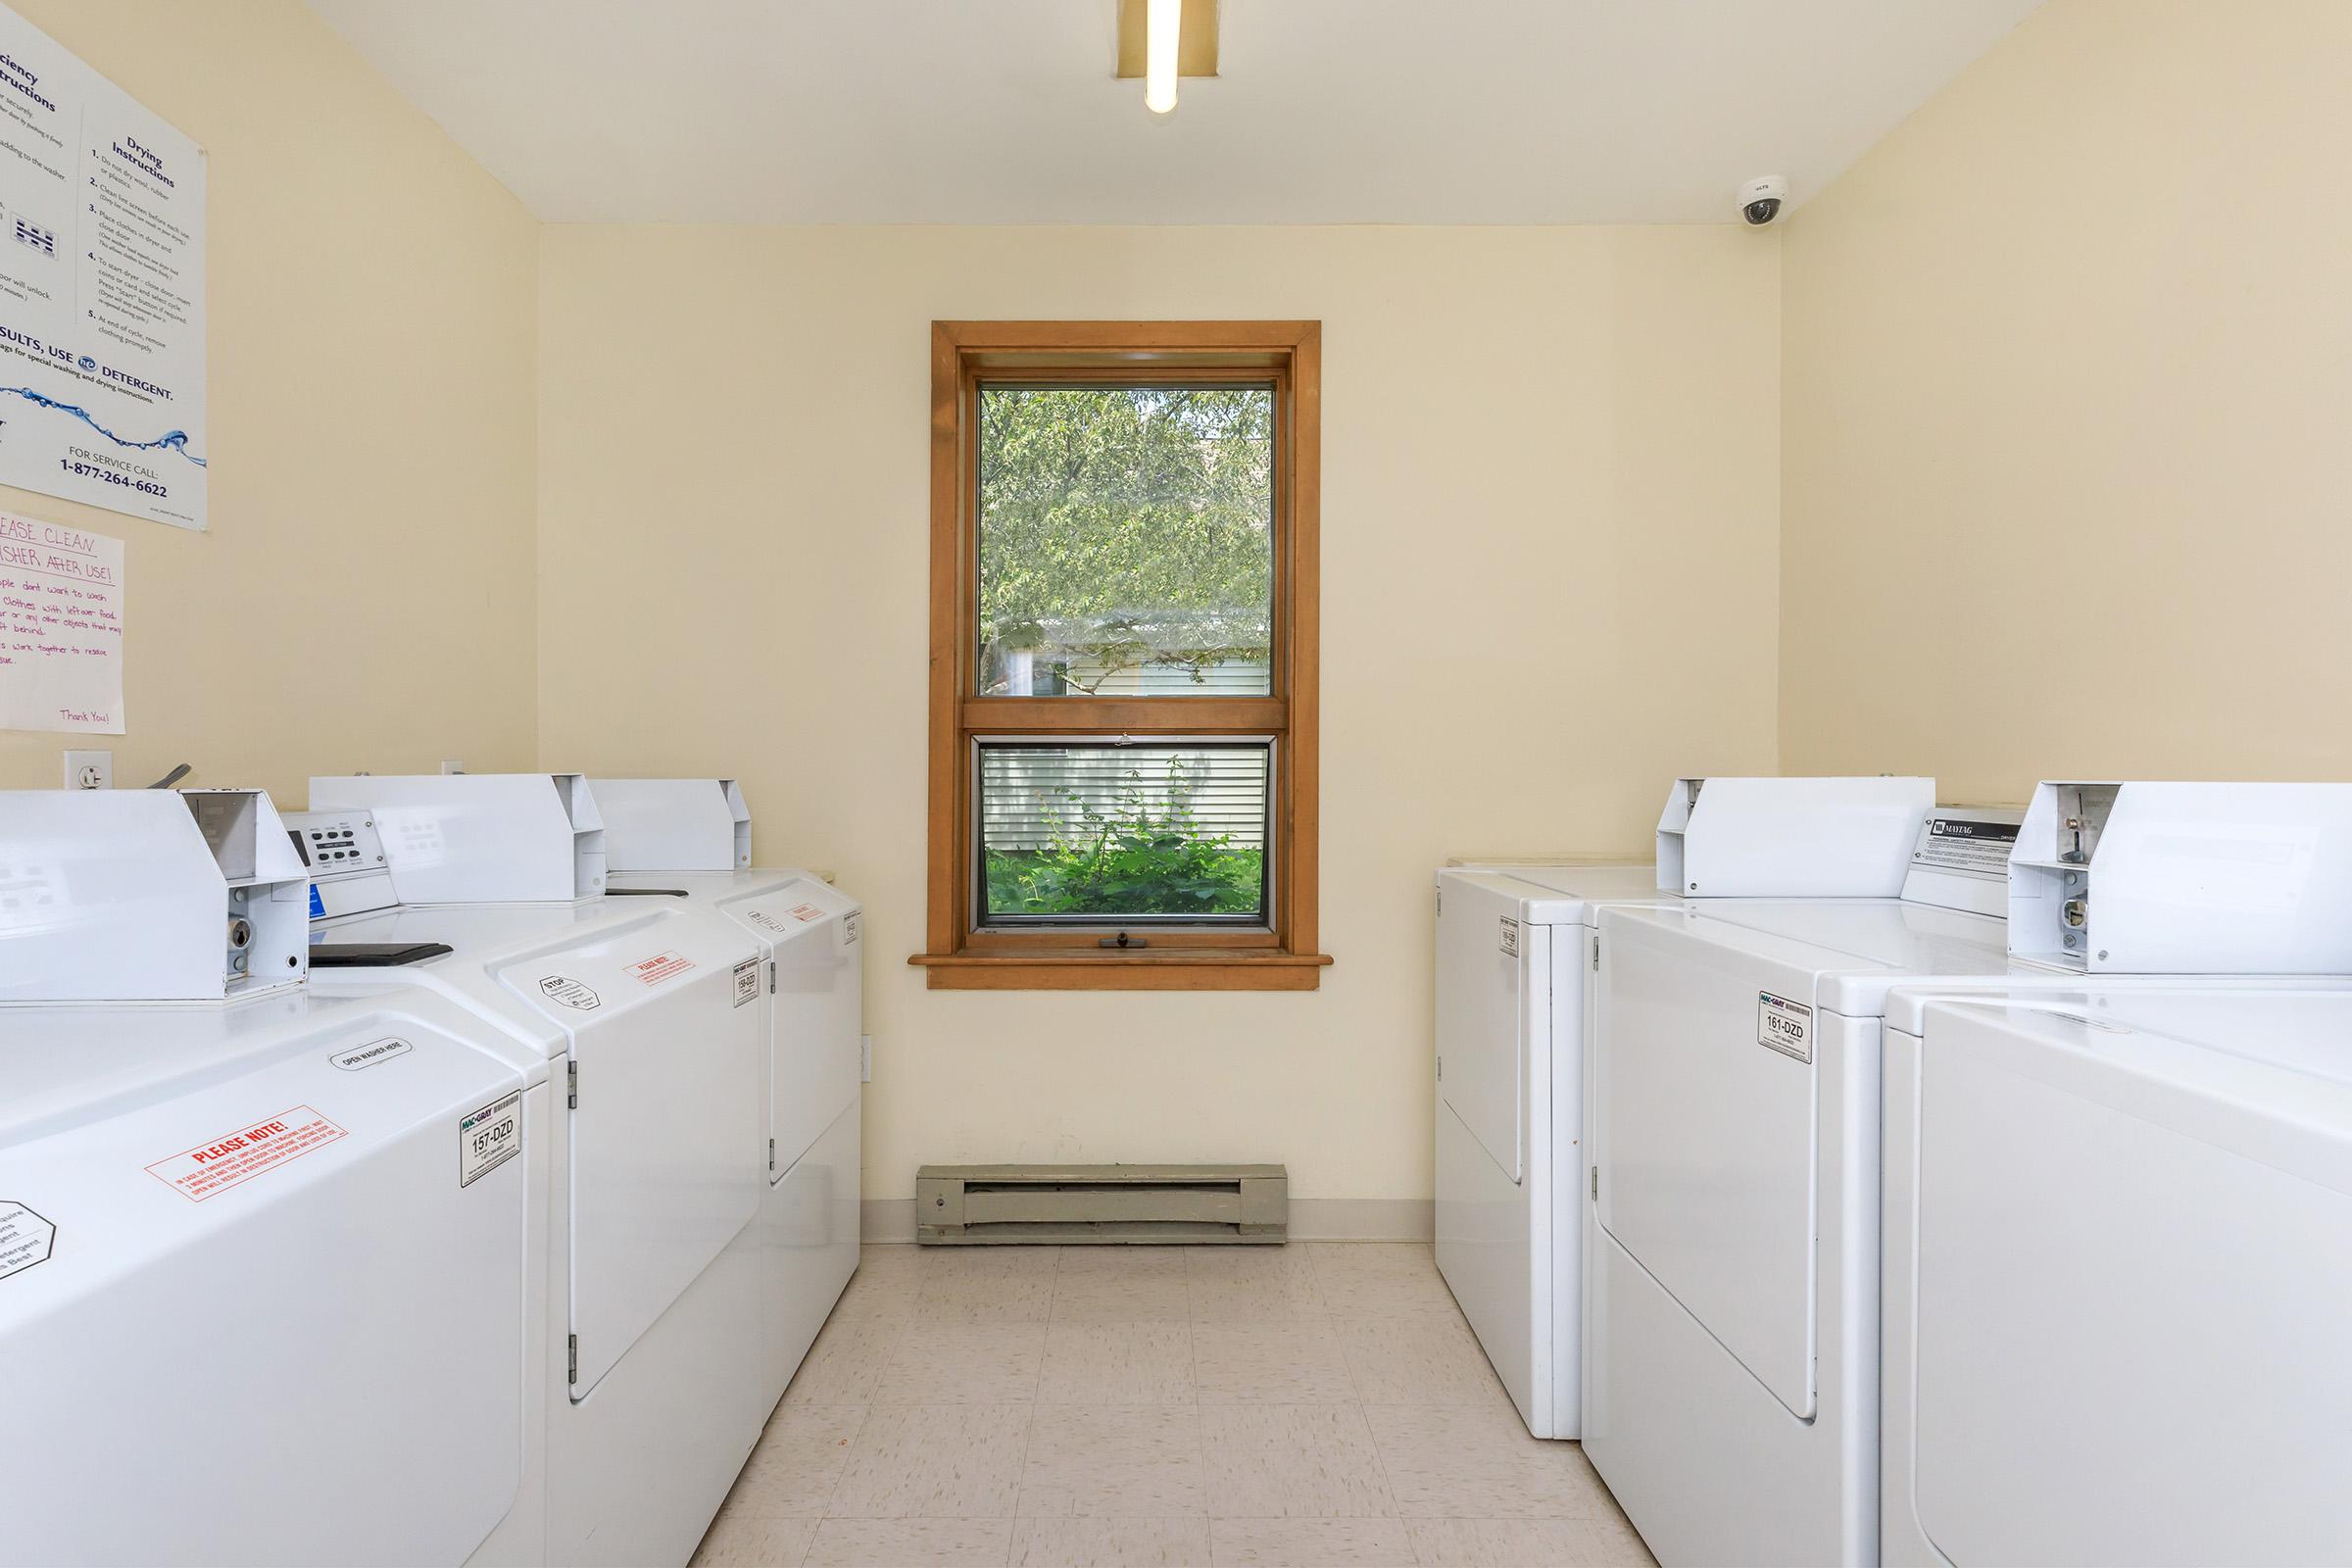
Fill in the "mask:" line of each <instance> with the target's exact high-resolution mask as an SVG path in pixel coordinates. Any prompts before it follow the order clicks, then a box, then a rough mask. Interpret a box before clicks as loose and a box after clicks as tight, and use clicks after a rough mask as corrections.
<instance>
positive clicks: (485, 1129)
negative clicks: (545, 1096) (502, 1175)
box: [458, 1090, 522, 1187]
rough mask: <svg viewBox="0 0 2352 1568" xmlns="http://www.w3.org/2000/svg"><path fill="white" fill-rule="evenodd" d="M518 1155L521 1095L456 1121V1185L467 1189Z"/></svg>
mask: <svg viewBox="0 0 2352 1568" xmlns="http://www.w3.org/2000/svg"><path fill="white" fill-rule="evenodd" d="M521 1152H522V1093H521V1091H520V1090H517V1091H515V1093H514V1094H511V1095H508V1096H507V1097H505V1098H504V1099H502V1100H493V1101H492V1102H490V1103H488V1104H487V1105H484V1106H483V1107H482V1108H481V1109H479V1110H477V1111H475V1112H473V1113H472V1114H471V1115H469V1116H463V1117H460V1118H459V1120H458V1185H459V1186H460V1187H470V1186H472V1185H473V1183H474V1180H475V1178H476V1177H481V1176H487V1175H489V1174H490V1172H492V1171H494V1170H496V1169H498V1167H499V1166H501V1165H504V1164H505V1163H506V1162H507V1161H508V1160H510V1159H513V1158H514V1157H515V1155H516V1154H519V1153H521Z"/></svg>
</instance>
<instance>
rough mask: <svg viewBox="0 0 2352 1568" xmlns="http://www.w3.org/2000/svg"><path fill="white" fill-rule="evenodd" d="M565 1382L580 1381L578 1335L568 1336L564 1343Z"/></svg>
mask: <svg viewBox="0 0 2352 1568" xmlns="http://www.w3.org/2000/svg"><path fill="white" fill-rule="evenodd" d="M579 1381H580V1337H579V1336H578V1335H577V1334H574V1335H570V1336H568V1337H567V1339H566V1341H565V1343H564V1382H566V1383H577V1382H579Z"/></svg>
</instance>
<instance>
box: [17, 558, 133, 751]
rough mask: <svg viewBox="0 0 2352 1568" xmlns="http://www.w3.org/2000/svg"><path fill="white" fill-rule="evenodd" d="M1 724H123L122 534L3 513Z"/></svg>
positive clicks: (109, 731) (98, 727)
mask: <svg viewBox="0 0 2352 1568" xmlns="http://www.w3.org/2000/svg"><path fill="white" fill-rule="evenodd" d="M0 729H62V730H86V731H89V732H91V733H94V734H99V735H120V734H122V733H123V541H122V540H120V539H109V538H107V537H106V536H105V535H103V534H95V533H84V532H83V531H82V530H81V529H79V528H69V527H66V526H64V525H63V524H61V523H54V522H34V521H33V520H31V519H30V518H28V517H13V516H10V515H8V514H6V513H0Z"/></svg>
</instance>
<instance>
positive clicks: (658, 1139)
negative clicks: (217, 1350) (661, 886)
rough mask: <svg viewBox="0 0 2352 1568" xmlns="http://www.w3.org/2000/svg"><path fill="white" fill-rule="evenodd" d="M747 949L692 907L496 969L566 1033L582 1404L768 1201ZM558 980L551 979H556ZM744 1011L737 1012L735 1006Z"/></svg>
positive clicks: (752, 953) (758, 1039)
mask: <svg viewBox="0 0 2352 1568" xmlns="http://www.w3.org/2000/svg"><path fill="white" fill-rule="evenodd" d="M757 956H758V950H757V948H756V946H755V944H754V943H753V942H752V940H751V939H750V938H749V937H747V936H745V935H744V934H743V933H742V932H740V931H738V930H737V929H735V928H734V927H733V926H731V925H729V924H727V923H726V922H725V921H723V920H720V919H719V918H717V917H715V916H713V915H710V914H707V913H701V912H697V911H693V910H686V909H678V910H666V911H663V913H662V915H660V916H658V917H656V918H654V919H652V920H648V921H643V922H635V923H632V924H630V925H628V926H624V927H620V928H617V929H616V930H614V931H613V932H609V933H604V934H601V935H599V936H597V937H595V938H593V939H591V940H590V941H589V942H587V943H584V944H582V945H580V946H578V947H572V948H565V949H558V950H555V951H552V952H549V953H544V954H541V955H538V956H532V957H528V958H523V959H517V960H515V961H513V962H510V963H506V964H502V965H500V966H499V978H500V980H501V981H502V982H503V983H504V984H506V985H507V986H509V987H511V988H512V989H513V990H514V991H515V992H516V993H517V994H518V995H520V996H522V997H524V998H525V999H526V1000H528V1001H530V1002H531V1003H532V1004H533V1005H536V1006H538V1007H539V1008H541V1009H542V1010H543V1011H545V1012H546V1013H547V1015H548V1016H550V1017H553V1018H556V1019H557V1020H558V1021H560V1022H563V1023H564V1024H566V1025H568V1026H569V1027H570V1029H571V1041H572V1045H571V1058H572V1062H573V1063H574V1064H576V1065H577V1067H578V1078H577V1087H578V1095H579V1103H578V1104H577V1105H576V1106H575V1107H573V1108H572V1110H571V1172H570V1175H571V1328H572V1333H573V1334H575V1335H576V1336H577V1337H578V1347H577V1349H578V1363H577V1367H576V1369H575V1371H574V1373H573V1377H572V1384H571V1394H572V1397H573V1398H575V1399H577V1398H584V1397H587V1395H588V1393H589V1391H590V1390H592V1389H593V1388H595V1387H596V1383H597V1380H598V1379H600V1378H602V1377H603V1376H604V1375H605V1374H606V1373H607V1372H610V1371H611V1370H612V1369H613V1366H614V1365H615V1364H616V1363H617V1362H618V1361H619V1360H620V1358H621V1356H622V1355H623V1354H624V1353H626V1351H627V1350H628V1348H629V1347H630V1346H632V1345H634V1344H636V1343H637V1340H638V1337H639V1336H640V1335H642V1334H644V1333H645V1331H646V1330H647V1329H649V1328H651V1327H652V1326H653V1324H654V1320H655V1319H656V1318H658V1317H660V1316H661V1315H662V1313H663V1312H664V1311H666V1310H668V1308H669V1305H670V1303H671V1302H673V1301H675V1300H676V1299H678V1298H679V1297H680V1296H682V1295H684V1294H685V1292H686V1288H687V1287H688V1286H689V1285H691V1284H693V1283H694V1280H695V1277H696V1276H697V1275H699V1274H701V1273H702V1271H703V1270H704V1269H705V1268H706V1267H708V1266H709V1265H710V1263H711V1259H713V1258H715V1257H717V1256H718V1254H719V1251H720V1250H721V1249H723V1248H724V1247H725V1246H726V1245H727V1244H728V1243H729V1242H731V1241H733V1240H734V1239H735V1237H736V1235H737V1234H738V1233H739V1232H741V1231H742V1229H743V1228H744V1227H745V1226H746V1225H748V1224H749V1223H751V1220H752V1216H753V1215H754V1214H755V1213H756V1212H757V1211H758V1209H759V1205H760V1198H761V1197H762V1195H764V1194H765V1192H766V1190H767V1139H766V1134H765V1131H764V1129H763V1128H762V1127H761V1125H760V1120H761V1118H760V1088H761V1074H762V1059H761V1058H762V1054H763V1051H762V1048H763V1046H764V1044H765V1042H764V1040H763V1039H762V1033H763V1031H762V1029H761V1019H760V1012H761V1009H760V1007H758V1006H756V1005H752V1003H753V1002H754V1001H755V1000H756V998H754V997H751V996H747V995H744V994H743V993H740V992H739V991H738V990H737V987H736V983H735V968H736V966H737V965H738V964H740V963H743V962H745V961H746V960H749V959H754V958H756V957H757ZM551 977H552V979H551ZM739 1001H740V1003H741V1005H738V1003H739Z"/></svg>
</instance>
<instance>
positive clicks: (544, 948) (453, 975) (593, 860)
mask: <svg viewBox="0 0 2352 1568" xmlns="http://www.w3.org/2000/svg"><path fill="white" fill-rule="evenodd" d="M311 803H312V807H313V809H312V810H311V811H310V812H307V813H304V814H302V815H300V816H298V817H295V818H292V819H291V820H290V824H289V825H290V827H291V828H292V830H293V831H294V832H295V833H296V834H297V835H299V838H300V842H301V843H302V844H303V846H304V848H305V850H306V852H307V853H308V854H309V855H310V857H311V858H312V863H313V866H314V869H315V871H316V877H317V880H316V903H315V904H314V905H313V906H312V907H313V909H314V911H315V914H314V918H313V921H312V925H313V928H314V930H313V937H314V942H313V947H312V955H313V957H312V963H313V974H314V980H313V985H314V988H315V989H317V990H319V991H321V992H329V993H331V992H335V991H339V990H341V989H344V988H347V987H355V986H364V985H367V984H369V983H371V982H372V981H373V979H374V977H377V976H380V975H381V974H382V973H383V972H385V966H387V965H391V966H397V967H398V969H399V972H401V973H402V974H404V975H406V976H408V977H409V978H410V980H411V982H412V983H413V984H417V985H420V986H425V987H428V988H431V989H434V990H436V991H438V992H439V993H441V994H443V995H445V996H447V997H448V998H449V999H450V1000H451V1001H452V1002H454V1003H456V1004H457V1005H462V1006H465V1007H467V1008H470V1009H472V1010H474V1011H475V1012H477V1013H478V1014H480V1015H481V1016H483V1017H485V1018H489V1019H495V1020H498V1021H499V1022H501V1023H502V1024H504V1025H506V1026H508V1027H510V1028H512V1029H515V1030H519V1031H521V1032H523V1033H525V1034H526V1035H527V1036H528V1037H529V1044H528V1046H527V1047H525V1048H524V1050H523V1052H522V1054H523V1055H524V1056H525V1057H526V1058H528V1059H532V1060H536V1061H537V1062H539V1063H541V1064H543V1065H544V1066H545V1067H546V1068H547V1070H548V1071H549V1072H550V1073H551V1075H552V1078H551V1083H552V1086H553V1089H554V1095H553V1096H552V1097H551V1100H550V1103H549V1117H548V1125H547V1126H546V1128H545V1129H544V1133H545V1136H544V1138H541V1139H539V1142H540V1145H541V1147H543V1148H544V1149H545V1150H546V1151H547V1157H548V1161H549V1186H550V1192H551V1195H552V1196H551V1202H552V1217H551V1225H550V1239H551V1240H550V1247H549V1250H548V1252H547V1255H546V1258H545V1265H546V1269H547V1273H546V1278H545V1290H544V1293H543V1307H544V1311H543V1316H542V1318H541V1320H540V1323H539V1325H538V1330H539V1332H538V1345H539V1354H540V1356H541V1357H542V1366H543V1368H544V1373H545V1376H544V1386H545V1389H546V1397H545V1415H546V1434H547V1437H546V1474H547V1481H546V1492H547V1509H546V1517H547V1541H548V1554H549V1557H550V1558H551V1560H554V1561H559V1562H566V1563H606V1562H611V1563H647V1562H677V1563H682V1562H684V1561H685V1560H686V1559H687V1557H688V1556H690V1555H691V1554H692V1552H693V1550H694V1547H695V1545H696V1544H697V1543H698V1542H699V1541H700V1539H701V1537H702V1535H703V1533H704V1531H705V1530H706V1529H707V1528H708V1526H709V1524H710V1521H711V1517H712V1515H713V1514H714V1513H715V1511H716V1509H717V1507H718V1505H719V1503H720V1502H721V1501H722V1500H723V1499H724V1497H725V1495H726V1493H727V1490H728V1488H729V1486H731V1485H732V1483H733V1481H734V1478H735V1476H736V1474H737V1473H738V1472H739V1471H740V1469H741V1468H742V1465H743V1462H744V1460H745V1458H746V1457H747V1456H748V1455H749V1453H750V1451H751V1448H752V1446H753V1445H754V1444H755V1443H756V1442H757V1441H758V1438H759V1434H760V1430H761V1427H762V1425H763V1424H764V1422H765V1419H766V1417H767V1414H768V1412H769V1409H770V1408H771V1406H772V1402H773V1401H772V1399H767V1398H764V1397H762V1388H761V1384H762V1379H761V1377H760V1364H761V1355H762V1351H761V1344H762V1338H763V1336H762V1325H761V1310H762V1301H763V1297H764V1275H763V1269H762V1259H761V1249H760V1243H759V1236H758V1230H757V1227H756V1225H755V1220H756V1218H757V1216H758V1215H759V1213H760V1205H761V1203H762V1201H763V1200H764V1198H765V1196H766V1192H767V1185H768V1184H767V1175H766V1153H765V1129H764V1117H763V1114H762V1105H763V1095H764V1091H765V1087H766V1085H765V1077H764V1062H765V1041H764V1037H763V1033H762V1029H761V1025H760V1008H759V1007H758V1006H757V1005H756V1004H757V1003H758V1002H759V1000H760V996H761V995H762V994H763V989H764V979H765V977H764V975H763V973H762V969H763V966H764V961H763V958H762V956H761V954H760V949H759V947H758V945H757V944H755V943H753V942H752V941H751V940H750V939H749V938H747V937H746V936H745V935H744V934H743V933H742V931H741V930H740V929H739V928H738V927H736V926H735V925H734V924H733V923H731V922H730V921H727V920H725V919H723V918H721V917H719V916H717V915H715V914H713V913H711V911H709V910H707V909H704V908H701V907H695V906H694V905H693V904H691V903H690V902H689V901H687V900H683V899H674V900H673V899H612V898H608V897H606V896H605V882H606V868H605V854H604V827H603V822H602V819H601V817H600V816H599V815H598V813H597V809H596V803H595V798H594V796H593V794H592V793H591V792H590V790H589V788H588V785H587V781H586V780H585V779H583V778H581V777H579V776H578V775H576V774H555V775H550V774H525V775H484V774H473V775H465V774H461V775H448V776H421V777H390V776H387V777H355V778H318V779H314V780H312V784H311ZM379 857H380V859H379ZM386 900H390V901H391V902H389V903H388V904H387V903H385V902H384V901H386ZM540 1132H541V1129H538V1128H526V1134H528V1135H530V1136H534V1137H536V1136H537V1135H538V1134H539V1133H540Z"/></svg>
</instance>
